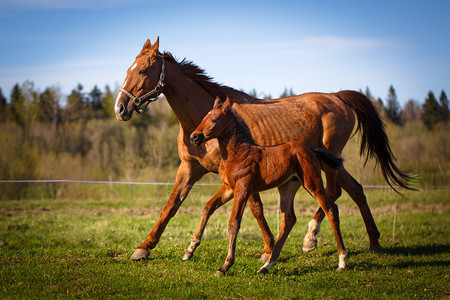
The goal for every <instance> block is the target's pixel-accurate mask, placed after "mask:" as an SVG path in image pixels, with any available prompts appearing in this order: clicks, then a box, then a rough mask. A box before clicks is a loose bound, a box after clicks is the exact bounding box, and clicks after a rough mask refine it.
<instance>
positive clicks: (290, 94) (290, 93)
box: [280, 88, 295, 98]
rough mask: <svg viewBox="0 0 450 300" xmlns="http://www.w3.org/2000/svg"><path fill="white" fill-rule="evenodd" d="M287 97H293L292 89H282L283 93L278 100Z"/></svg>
mask: <svg viewBox="0 0 450 300" xmlns="http://www.w3.org/2000/svg"><path fill="white" fill-rule="evenodd" d="M289 96H295V94H294V91H293V90H292V88H290V89H289V90H288V88H284V91H283V93H282V94H281V95H280V98H284V97H289Z"/></svg>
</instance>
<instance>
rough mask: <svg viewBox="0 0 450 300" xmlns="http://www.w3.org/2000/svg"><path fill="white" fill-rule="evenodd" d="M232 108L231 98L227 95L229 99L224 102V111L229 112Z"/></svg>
mask: <svg viewBox="0 0 450 300" xmlns="http://www.w3.org/2000/svg"><path fill="white" fill-rule="evenodd" d="M230 108H231V99H230V97H229V96H227V100H225V102H224V103H223V104H222V111H223V112H224V113H226V112H228V111H229V110H230Z"/></svg>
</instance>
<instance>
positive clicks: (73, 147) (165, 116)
mask: <svg viewBox="0 0 450 300" xmlns="http://www.w3.org/2000/svg"><path fill="white" fill-rule="evenodd" d="M117 93H118V90H117V89H111V88H110V87H109V86H106V87H105V88H104V89H100V88H98V87H97V86H95V87H94V88H93V89H92V90H90V91H85V90H84V88H83V86H82V85H81V84H78V85H77V86H76V87H75V88H74V89H72V91H71V92H70V94H69V95H63V94H62V92H61V90H60V89H59V88H58V87H54V86H53V87H48V88H45V89H44V90H43V91H39V90H38V89H37V88H35V86H34V84H33V82H31V81H25V82H24V83H23V84H21V85H20V84H16V85H15V86H14V87H13V89H12V91H11V93H10V95H9V99H8V100H7V99H6V96H5V95H4V94H3V93H2V90H1V88H0V126H1V128H2V130H1V132H0V144H1V145H2V151H0V179H1V180H19V179H20V180H22V179H79V180H127V181H173V179H174V178H175V173H176V169H177V166H178V165H179V158H178V154H177V148H176V137H177V134H178V121H177V119H176V117H175V115H174V113H173V112H172V110H171V109H170V107H169V105H168V104H167V102H166V101H165V99H160V100H159V101H156V102H154V103H152V104H151V105H150V107H149V109H148V110H147V112H146V113H145V114H144V115H142V116H140V117H134V118H132V119H131V120H130V121H128V122H118V121H117V120H116V119H115V115H114V102H115V98H116V95H117ZM363 93H364V94H365V95H366V96H367V97H369V99H371V100H372V101H373V103H374V104H375V106H376V107H377V109H378V111H379V112H380V114H381V115H382V117H383V118H384V120H385V122H386V124H387V133H388V136H389V137H390V139H391V143H392V147H393V150H394V153H396V154H397V156H398V158H399V161H400V164H401V167H403V168H406V169H412V170H414V171H417V172H418V173H421V174H423V175H424V180H425V182H426V183H428V184H445V185H448V184H449V183H448V182H447V181H448V175H449V174H448V171H447V170H448V169H450V165H449V161H450V154H449V153H448V152H449V150H448V149H449V147H448V143H449V142H448V141H447V140H448V138H447V123H448V115H449V108H448V99H447V96H446V94H445V92H444V91H441V93H440V95H439V98H436V97H435V95H434V93H433V92H432V91H430V92H429V93H428V95H427V97H426V98H425V99H424V102H423V104H419V103H418V102H417V101H415V100H408V101H407V102H406V103H405V105H404V106H403V107H401V105H400V104H399V101H398V98H397V95H396V92H395V89H394V87H393V86H391V87H390V88H389V90H388V93H387V97H386V98H385V99H384V100H382V99H381V98H375V97H374V96H373V95H372V94H371V92H370V90H369V88H366V90H365V91H364V92H363ZM249 94H252V95H254V96H260V97H261V95H258V93H257V92H256V91H255V90H253V91H250V92H249ZM291 95H294V92H293V91H292V89H285V91H283V93H282V95H280V96H282V97H283V96H291ZM263 97H264V98H270V95H263ZM419 133H420V134H419ZM419 136H420V137H419ZM353 140H354V139H353ZM406 145H408V146H406ZM347 148H348V150H346V151H348V153H351V155H353V152H355V154H354V155H355V156H359V155H358V154H357V149H358V148H359V145H357V142H351V143H349V145H348V146H347V147H346V149H347ZM353 148H354V149H353ZM344 155H345V153H344ZM352 164H355V165H354V166H352ZM369 165H370V164H369ZM346 167H347V169H349V168H350V169H351V168H355V170H358V171H355V172H360V173H359V176H360V177H361V178H363V180H362V181H363V183H365V184H375V183H383V182H382V179H381V178H382V177H381V176H379V174H374V173H373V172H361V171H359V170H361V165H359V164H357V163H352V162H351V161H348V160H347V161H346ZM2 190H3V188H2ZM7 190H8V191H9V192H10V193H9V194H13V195H16V196H17V195H20V193H21V192H23V190H22V186H20V187H19V186H17V187H16V188H11V185H8V186H7ZM49 190H50V191H51V193H56V191H55V190H53V188H50V187H49Z"/></svg>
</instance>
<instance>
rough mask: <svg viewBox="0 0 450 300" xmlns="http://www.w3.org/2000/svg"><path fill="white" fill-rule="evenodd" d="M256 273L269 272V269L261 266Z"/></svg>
mask: <svg viewBox="0 0 450 300" xmlns="http://www.w3.org/2000/svg"><path fill="white" fill-rule="evenodd" d="M256 273H258V274H267V273H269V270H267V269H266V268H261V269H259V270H258V272H256Z"/></svg>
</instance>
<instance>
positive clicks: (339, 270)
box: [336, 267, 345, 272]
mask: <svg viewBox="0 0 450 300" xmlns="http://www.w3.org/2000/svg"><path fill="white" fill-rule="evenodd" d="M344 270H345V268H341V267H338V268H337V269H336V271H337V272H342V271H344Z"/></svg>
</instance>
